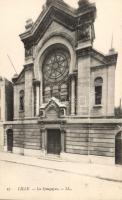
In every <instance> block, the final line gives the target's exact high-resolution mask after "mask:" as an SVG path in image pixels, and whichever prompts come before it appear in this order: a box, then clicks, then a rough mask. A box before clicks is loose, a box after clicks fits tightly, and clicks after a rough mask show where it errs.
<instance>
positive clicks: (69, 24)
mask: <svg viewBox="0 0 122 200" xmlns="http://www.w3.org/2000/svg"><path fill="white" fill-rule="evenodd" d="M53 21H55V22H57V23H58V24H61V25H62V26H64V27H66V28H67V29H69V30H70V31H73V30H74V29H75V26H76V14H75V9H73V8H71V7H70V6H68V5H67V4H65V3H63V4H59V3H58V2H55V4H54V3H53V4H51V5H50V6H49V7H48V8H44V9H43V11H42V13H41V14H40V15H39V17H38V19H37V20H36V22H35V23H34V24H33V25H32V27H31V28H30V29H29V30H27V31H26V32H24V33H23V34H21V35H20V37H21V40H22V41H23V42H25V41H26V39H27V38H30V37H31V38H32V37H34V39H35V40H36V41H38V40H39V39H40V38H41V37H42V36H43V35H44V33H45V32H46V30H47V28H48V27H49V26H50V24H51V23H52V22H53Z"/></svg>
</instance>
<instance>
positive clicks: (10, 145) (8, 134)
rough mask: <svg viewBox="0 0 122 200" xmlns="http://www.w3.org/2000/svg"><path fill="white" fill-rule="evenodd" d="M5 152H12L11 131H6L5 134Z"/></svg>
mask: <svg viewBox="0 0 122 200" xmlns="http://www.w3.org/2000/svg"><path fill="white" fill-rule="evenodd" d="M7 150H8V151H10V152H12V150H13V132H12V131H10V132H9V131H8V133H7Z"/></svg>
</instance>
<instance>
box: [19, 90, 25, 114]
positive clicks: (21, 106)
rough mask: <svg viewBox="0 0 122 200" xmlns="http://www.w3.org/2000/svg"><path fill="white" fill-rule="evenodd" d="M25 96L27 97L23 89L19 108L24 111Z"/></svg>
mask: <svg viewBox="0 0 122 200" xmlns="http://www.w3.org/2000/svg"><path fill="white" fill-rule="evenodd" d="M24 98H25V93H24V90H21V91H20V93H19V110H20V111H24V109H25V105H24Z"/></svg>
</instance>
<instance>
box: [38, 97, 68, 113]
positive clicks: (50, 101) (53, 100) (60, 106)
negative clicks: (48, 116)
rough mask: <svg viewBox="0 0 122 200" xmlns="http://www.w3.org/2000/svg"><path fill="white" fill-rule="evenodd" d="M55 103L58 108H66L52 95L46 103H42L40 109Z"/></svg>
mask: <svg viewBox="0 0 122 200" xmlns="http://www.w3.org/2000/svg"><path fill="white" fill-rule="evenodd" d="M54 104H55V105H56V106H58V107H59V108H66V105H65V104H63V103H61V102H60V101H59V100H58V99H57V98H55V97H52V98H51V99H50V100H49V102H48V103H46V104H43V105H42V106H41V109H44V110H45V109H47V108H48V107H50V106H51V105H54Z"/></svg>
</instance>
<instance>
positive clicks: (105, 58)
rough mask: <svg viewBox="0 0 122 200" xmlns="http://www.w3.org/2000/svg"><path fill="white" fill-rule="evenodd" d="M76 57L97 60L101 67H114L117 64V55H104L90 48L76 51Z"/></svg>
mask: <svg viewBox="0 0 122 200" xmlns="http://www.w3.org/2000/svg"><path fill="white" fill-rule="evenodd" d="M76 52H77V55H78V57H84V56H88V55H89V56H93V57H95V58H97V60H99V61H100V62H101V63H103V65H108V66H110V65H116V63H117V57H118V53H116V52H115V53H113V54H112V55H109V54H108V55H104V54H102V53H100V52H98V51H97V50H95V49H93V48H92V47H91V46H90V47H87V48H83V49H78V50H77V51H76Z"/></svg>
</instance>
